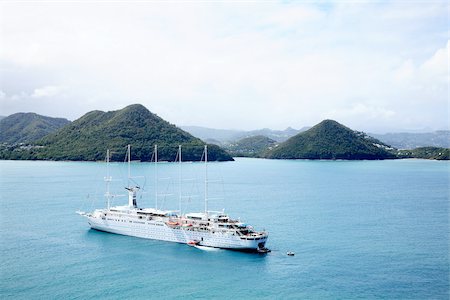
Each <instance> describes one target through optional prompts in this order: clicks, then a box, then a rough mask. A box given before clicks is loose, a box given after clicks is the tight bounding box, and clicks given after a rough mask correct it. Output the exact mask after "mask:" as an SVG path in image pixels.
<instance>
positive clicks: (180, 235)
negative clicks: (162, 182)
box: [78, 145, 269, 253]
mask: <svg viewBox="0 0 450 300" xmlns="http://www.w3.org/2000/svg"><path fill="white" fill-rule="evenodd" d="M157 151H158V148H157V146H155V151H154V162H155V166H156V163H157V161H158V155H157V153H158V152H157ZM130 153H131V151H130V146H128V149H127V158H128V174H129V175H128V176H129V177H130V160H131V154H130ZM177 159H178V162H179V163H180V164H181V162H182V159H181V146H180V147H179V149H178V153H177ZM109 160H110V154H109V150H108V151H107V155H106V161H107V170H109V169H108V165H109ZM202 161H204V162H205V197H204V202H205V209H204V211H202V212H192V213H185V214H182V213H181V210H178V211H175V210H161V209H158V208H157V204H156V205H155V206H156V207H155V208H142V207H139V205H138V203H137V194H138V193H139V192H140V187H139V186H137V185H129V186H128V187H126V188H125V189H126V190H127V194H128V204H127V205H122V206H110V200H111V198H112V197H113V196H112V195H111V193H110V192H109V183H110V182H111V181H112V178H111V177H110V176H109V172H108V171H107V176H106V177H105V181H106V182H107V191H106V194H105V197H106V198H107V207H106V208H104V209H96V210H94V211H93V212H90V213H87V212H80V211H78V214H80V215H81V216H83V217H85V218H86V219H87V221H88V223H89V226H90V227H91V228H92V229H96V230H100V231H105V232H110V233H115V234H122V235H129V236H134V237H139V238H146V239H155V240H162V241H168V242H176V243H183V244H188V245H191V246H197V247H214V248H223V249H233V250H239V251H252V252H260V253H265V252H268V251H269V250H268V249H267V248H266V247H265V244H266V241H267V238H268V233H267V232H266V231H255V230H254V229H253V227H252V226H249V225H247V224H245V223H243V222H240V221H239V220H236V219H232V218H231V217H230V216H228V214H226V213H225V212H224V211H210V210H208V179H207V174H208V172H207V163H208V148H207V146H206V145H205V148H204V152H203V159H202ZM180 166H181V165H180Z"/></svg>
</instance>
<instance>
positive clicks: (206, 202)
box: [205, 145, 208, 218]
mask: <svg viewBox="0 0 450 300" xmlns="http://www.w3.org/2000/svg"><path fill="white" fill-rule="evenodd" d="M205 215H206V218H208V145H205Z"/></svg>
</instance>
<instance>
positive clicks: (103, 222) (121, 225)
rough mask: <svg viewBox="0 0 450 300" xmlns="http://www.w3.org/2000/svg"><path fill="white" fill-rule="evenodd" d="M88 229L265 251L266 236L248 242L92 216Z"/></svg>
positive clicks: (154, 223) (155, 223)
mask: <svg viewBox="0 0 450 300" xmlns="http://www.w3.org/2000/svg"><path fill="white" fill-rule="evenodd" d="M86 217H87V219H88V222H89V225H90V226H91V228H93V229H96V230H100V231H105V232H111V233H115V234H122V235H128V236H134V237H139V238H145V239H154V240H161V241H168V242H175V243H182V244H187V243H188V242H191V241H198V242H199V245H201V246H207V247H216V248H224V249H235V250H250V251H251V250H257V249H258V248H262V247H264V245H265V243H266V240H267V236H264V237H260V238H256V239H247V238H246V237H240V236H238V235H231V234H229V233H221V232H214V233H213V232H200V231H193V230H189V229H184V228H171V227H169V226H168V225H166V224H165V223H164V222H161V221H156V220H155V221H147V220H139V221H137V220H135V219H134V220H132V219H131V218H130V219H125V218H123V219H117V220H108V219H106V218H105V219H103V218H98V217H93V216H86Z"/></svg>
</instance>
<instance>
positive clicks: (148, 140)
mask: <svg viewBox="0 0 450 300" xmlns="http://www.w3.org/2000/svg"><path fill="white" fill-rule="evenodd" d="M128 144H130V145H132V147H131V158H132V159H133V160H141V161H150V160H151V157H152V153H153V147H154V145H155V144H157V145H158V158H159V160H166V161H173V160H174V159H175V156H176V151H177V149H178V145H182V147H183V160H185V161H198V160H200V158H201V156H202V152H203V146H204V142H202V141H201V140H200V139H198V138H195V137H193V136H192V135H190V134H189V133H187V132H185V131H183V130H181V129H179V128H177V127H176V126H175V125H172V124H170V123H168V122H166V121H164V120H163V119H161V118H160V117H158V116H157V115H155V114H153V113H151V112H150V111H149V110H147V109H146V108H145V107H144V106H142V105H139V104H134V105H130V106H127V107H125V108H123V109H121V110H117V111H110V112H102V111H91V112H89V113H87V114H85V115H84V116H82V117H81V118H79V119H78V120H75V121H74V122H72V123H71V124H69V125H67V126H65V127H63V128H61V129H60V130H58V131H56V132H54V133H52V134H49V135H47V136H46V137H44V138H43V139H41V140H39V141H38V142H36V143H35V144H34V145H32V146H26V147H20V148H15V149H6V151H5V149H4V151H1V152H0V158H3V159H5V158H6V159H45V160H80V161H97V160H102V159H104V157H105V151H106V149H110V150H111V151H112V160H115V161H122V160H123V159H124V155H125V151H126V146H127V145H128ZM1 156H3V157H1ZM5 156H6V157H5ZM208 159H209V160H212V161H215V160H217V161H226V160H232V157H231V156H230V155H229V154H228V153H226V152H225V151H224V150H223V149H221V148H220V147H218V146H216V145H209V146H208Z"/></svg>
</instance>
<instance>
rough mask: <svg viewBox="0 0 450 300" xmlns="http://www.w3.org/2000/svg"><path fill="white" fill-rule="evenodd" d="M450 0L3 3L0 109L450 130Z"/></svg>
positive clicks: (209, 123)
mask: <svg viewBox="0 0 450 300" xmlns="http://www.w3.org/2000/svg"><path fill="white" fill-rule="evenodd" d="M449 12H450V5H449V4H448V2H447V1H337V2H334V1H323V2H318V1H223V2H222V1H153V2H149V1H126V2H125V1H41V2H40V1H2V2H1V3H0V115H3V116H6V115H9V114H12V113H16V112H36V113H39V114H43V115H47V116H52V117H64V118H68V119H69V120H75V119H77V118H79V117H81V116H82V115H84V114H85V113H86V112H88V111H91V110H102V111H110V110H117V109H121V108H123V107H125V106H127V105H129V104H133V103H141V104H143V105H144V106H146V107H147V108H148V109H149V110H150V111H152V112H153V113H156V114H157V115H159V116H160V117H162V118H164V119H165V120H167V121H169V122H170V123H173V124H176V125H179V126H183V125H197V126H205V127H211V128H222V129H245V130H252V129H258V128H271V129H284V128H286V127H288V126H291V127H294V128H302V127H303V126H312V125H314V124H316V123H318V122H320V121H321V120H323V119H334V120H336V121H338V122H340V123H343V124H344V125H346V126H348V127H351V128H353V129H356V130H363V131H366V132H374V133H383V132H393V131H397V132H398V131H416V130H419V131H420V130H430V131H431V130H439V129H449V127H450V124H449V83H450V76H449V47H450V42H449V33H450V30H449V24H450V22H449Z"/></svg>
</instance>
